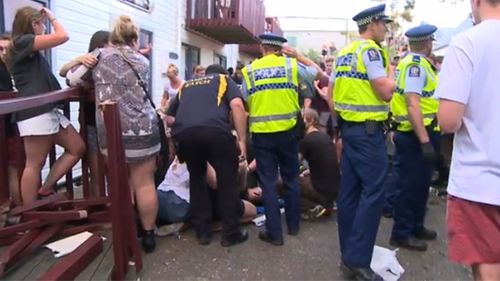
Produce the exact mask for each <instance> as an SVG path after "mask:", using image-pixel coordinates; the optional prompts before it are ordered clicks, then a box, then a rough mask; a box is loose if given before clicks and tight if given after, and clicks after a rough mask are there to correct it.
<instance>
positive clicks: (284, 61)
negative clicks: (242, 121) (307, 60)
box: [242, 55, 300, 133]
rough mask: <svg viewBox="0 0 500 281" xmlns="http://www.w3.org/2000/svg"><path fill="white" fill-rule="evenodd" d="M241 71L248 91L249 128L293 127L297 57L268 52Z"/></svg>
mask: <svg viewBox="0 0 500 281" xmlns="http://www.w3.org/2000/svg"><path fill="white" fill-rule="evenodd" d="M242 74H243V78H244V79H245V84H246V87H247V88H246V90H247V92H248V103H247V104H248V110H249V123H250V126H249V127H250V132H252V133H276V132H284V131H287V130H290V129H291V128H293V127H294V126H295V124H296V123H297V113H298V112H299V111H300V105H299V93H298V89H299V79H298V65H297V60H296V59H293V58H287V57H282V56H277V55H268V56H265V57H263V58H261V59H258V60H255V61H254V62H252V64H250V65H248V66H247V67H245V68H243V69H242Z"/></svg>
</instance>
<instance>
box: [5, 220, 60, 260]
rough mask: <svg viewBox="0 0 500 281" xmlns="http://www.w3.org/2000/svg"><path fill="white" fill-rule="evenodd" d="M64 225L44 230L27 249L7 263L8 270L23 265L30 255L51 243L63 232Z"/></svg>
mask: <svg viewBox="0 0 500 281" xmlns="http://www.w3.org/2000/svg"><path fill="white" fill-rule="evenodd" d="M61 228H62V224H56V225H51V226H47V227H45V228H43V229H42V230H41V232H40V233H39V234H38V235H37V236H36V237H35V238H34V239H33V240H32V241H31V243H30V244H29V245H28V246H27V247H25V248H24V249H23V250H22V251H21V252H19V253H18V254H16V255H15V257H14V258H12V260H11V261H9V262H7V268H8V269H10V268H12V267H13V266H14V265H15V264H16V263H21V262H23V260H24V259H25V258H27V257H28V256H29V255H31V254H33V253H34V252H35V251H36V250H37V249H38V248H40V247H41V246H42V245H44V244H45V243H47V242H48V241H50V240H51V239H52V238H53V237H55V236H56V235H57V234H58V233H59V232H60V230H61Z"/></svg>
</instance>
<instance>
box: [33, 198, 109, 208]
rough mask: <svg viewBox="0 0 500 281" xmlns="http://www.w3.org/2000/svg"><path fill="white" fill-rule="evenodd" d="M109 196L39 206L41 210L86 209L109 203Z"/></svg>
mask: <svg viewBox="0 0 500 281" xmlns="http://www.w3.org/2000/svg"><path fill="white" fill-rule="evenodd" d="M108 204H109V198H108V197H97V198H86V199H74V200H61V201H56V202H53V203H51V204H49V205H46V206H43V207H41V208H39V209H40V210H56V209H59V208H60V209H63V210H64V209H86V208H88V207H95V206H101V205H104V206H105V205H108Z"/></svg>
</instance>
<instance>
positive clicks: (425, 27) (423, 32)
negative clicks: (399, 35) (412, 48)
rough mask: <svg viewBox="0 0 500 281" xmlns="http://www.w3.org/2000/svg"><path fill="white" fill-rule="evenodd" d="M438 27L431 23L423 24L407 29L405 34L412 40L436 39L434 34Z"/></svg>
mask: <svg viewBox="0 0 500 281" xmlns="http://www.w3.org/2000/svg"><path fill="white" fill-rule="evenodd" d="M436 30H437V27H436V26H434V25H431V24H421V25H419V26H416V27H413V28H410V29H409V30H408V31H406V33H405V35H406V37H408V40H409V41H410V42H420V41H424V40H428V39H434V37H433V34H434V32H436Z"/></svg>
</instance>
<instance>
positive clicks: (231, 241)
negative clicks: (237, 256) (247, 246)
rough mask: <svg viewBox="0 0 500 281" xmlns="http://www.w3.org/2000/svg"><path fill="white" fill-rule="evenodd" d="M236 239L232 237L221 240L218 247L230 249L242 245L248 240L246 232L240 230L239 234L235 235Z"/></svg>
mask: <svg viewBox="0 0 500 281" xmlns="http://www.w3.org/2000/svg"><path fill="white" fill-rule="evenodd" d="M235 237H236V238H233V237H227V238H222V240H221V241H220V245H221V246H222V247H231V246H233V245H236V244H239V243H243V242H245V241H247V240H248V231H246V230H240V231H239V233H237V234H236V235H235Z"/></svg>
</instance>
